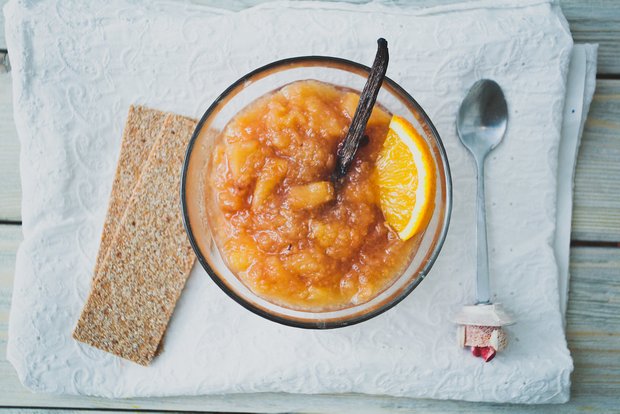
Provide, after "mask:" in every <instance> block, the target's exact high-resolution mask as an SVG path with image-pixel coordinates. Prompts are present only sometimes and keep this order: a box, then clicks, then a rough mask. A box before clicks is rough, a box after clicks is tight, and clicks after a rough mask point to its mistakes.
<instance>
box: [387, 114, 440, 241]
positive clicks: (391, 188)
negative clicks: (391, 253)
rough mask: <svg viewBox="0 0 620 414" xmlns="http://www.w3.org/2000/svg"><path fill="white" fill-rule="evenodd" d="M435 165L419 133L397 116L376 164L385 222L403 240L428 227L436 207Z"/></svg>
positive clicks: (391, 124) (392, 121)
mask: <svg viewBox="0 0 620 414" xmlns="http://www.w3.org/2000/svg"><path fill="white" fill-rule="evenodd" d="M435 174H436V173H435V163H434V160H433V156H432V154H431V151H430V149H429V147H428V145H427V143H426V142H425V141H424V139H423V138H422V137H421V136H420V134H419V133H418V131H416V129H415V128H414V127H413V125H411V124H410V123H409V122H408V121H407V120H406V119H404V118H402V117H400V116H398V115H394V116H393V117H392V119H391V121H390V129H389V131H388V135H387V137H386V139H385V142H384V143H383V148H382V149H381V152H380V153H379V157H378V158H377V163H376V180H377V185H378V187H379V201H380V206H381V211H383V215H384V216H385V220H386V221H387V223H388V224H389V225H390V227H392V228H393V229H394V230H395V231H396V232H397V233H398V236H399V237H400V238H401V239H402V240H407V239H409V238H411V237H412V236H413V235H415V234H416V233H417V232H419V231H420V230H422V229H424V228H425V227H426V225H427V224H428V222H429V220H430V218H431V215H432V213H433V209H434V207H435V178H436V177H435Z"/></svg>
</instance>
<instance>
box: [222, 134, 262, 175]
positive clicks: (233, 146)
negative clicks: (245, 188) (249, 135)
mask: <svg viewBox="0 0 620 414" xmlns="http://www.w3.org/2000/svg"><path fill="white" fill-rule="evenodd" d="M258 148H259V146H258V141H256V140H249V141H242V142H234V143H230V144H227V146H226V158H227V159H228V167H229V168H230V172H231V174H232V176H233V179H235V180H238V179H240V178H241V177H242V175H243V173H244V172H245V171H244V170H246V169H247V168H246V165H250V164H251V163H250V162H249V161H250V157H251V156H252V155H253V154H255V153H256V152H257V151H258Z"/></svg>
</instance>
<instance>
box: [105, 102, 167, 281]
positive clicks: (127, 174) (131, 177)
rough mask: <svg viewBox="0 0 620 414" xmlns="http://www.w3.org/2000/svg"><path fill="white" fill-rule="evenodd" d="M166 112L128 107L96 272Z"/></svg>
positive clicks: (106, 251) (157, 135) (140, 107)
mask: <svg viewBox="0 0 620 414" xmlns="http://www.w3.org/2000/svg"><path fill="white" fill-rule="evenodd" d="M167 115H168V114H167V113H166V112H162V111H158V110H155V109H149V108H145V107H142V106H133V105H132V106H131V107H130V108H129V114H128V115H127V122H126V123H125V130H124V131H123V139H122V141H121V152H120V155H119V158H118V164H117V166H116V174H115V176H114V182H113V184H112V192H111V194H110V203H109V204H108V212H107V214H106V217H105V222H104V223H103V231H102V233H101V243H100V244H99V252H98V253H97V260H96V262H95V270H94V272H93V275H97V274H98V273H99V268H100V267H101V263H102V262H103V259H104V258H105V257H106V254H107V253H108V248H109V247H110V243H111V242H112V240H113V237H114V234H116V230H117V228H118V224H119V223H120V221H121V218H122V217H123V213H124V212H125V209H126V208H127V204H128V203H129V199H130V198H131V195H132V194H133V189H134V188H135V186H136V184H137V183H138V179H139V178H140V173H141V172H142V166H143V164H144V162H145V161H146V159H147V158H148V156H149V153H150V152H151V148H153V144H154V143H155V141H156V140H157V138H158V137H159V132H160V131H161V128H162V125H163V123H164V119H165V118H166V116H167ZM93 281H94V277H93Z"/></svg>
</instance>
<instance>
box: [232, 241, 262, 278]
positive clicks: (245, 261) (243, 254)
mask: <svg viewBox="0 0 620 414" xmlns="http://www.w3.org/2000/svg"><path fill="white" fill-rule="evenodd" d="M226 250H227V253H228V254H227V259H228V265H229V266H230V268H231V269H232V270H233V271H234V272H244V271H246V270H247V269H248V267H250V265H251V264H252V263H254V262H255V261H256V259H257V257H258V256H259V255H258V251H257V249H256V245H255V244H254V242H253V240H252V239H251V238H250V237H248V236H241V237H238V238H236V239H231V240H229V241H228V243H226Z"/></svg>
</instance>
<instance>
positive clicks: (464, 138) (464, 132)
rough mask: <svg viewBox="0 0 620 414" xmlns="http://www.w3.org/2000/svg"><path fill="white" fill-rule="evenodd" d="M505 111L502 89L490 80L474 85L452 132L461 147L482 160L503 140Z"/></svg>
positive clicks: (462, 104) (506, 109) (506, 120)
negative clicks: (458, 139) (454, 130)
mask: <svg viewBox="0 0 620 414" xmlns="http://www.w3.org/2000/svg"><path fill="white" fill-rule="evenodd" d="M507 124H508V107H507V105H506V99H505V98H504V92H503V91H502V88H500V86H499V85H498V84H497V83H496V82H495V81H492V80H490V79H482V80H479V81H478V82H476V83H474V85H473V86H472V87H471V89H470V90H469V92H468V93H467V96H466V97H465V99H464V100H463V102H462V103H461V107H460V108H459V113H458V118H457V122H456V128H457V131H458V134H459V138H460V139H461V142H462V143H463V145H464V146H465V147H466V148H467V149H468V150H469V151H470V152H471V153H472V154H473V155H474V157H476V156H484V155H486V154H488V153H489V152H490V151H491V150H492V149H493V148H495V147H496V146H497V145H498V144H499V143H500V142H501V140H502V138H503V137H504V133H505V132H506V126H507Z"/></svg>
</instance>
